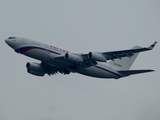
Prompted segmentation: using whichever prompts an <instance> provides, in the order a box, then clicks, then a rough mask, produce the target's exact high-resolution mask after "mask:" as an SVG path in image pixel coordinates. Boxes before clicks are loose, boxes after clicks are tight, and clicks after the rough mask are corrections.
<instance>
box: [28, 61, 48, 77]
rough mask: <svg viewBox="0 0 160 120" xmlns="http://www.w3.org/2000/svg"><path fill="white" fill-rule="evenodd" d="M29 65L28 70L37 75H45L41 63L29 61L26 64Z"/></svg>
mask: <svg viewBox="0 0 160 120" xmlns="http://www.w3.org/2000/svg"><path fill="white" fill-rule="evenodd" d="M26 67H27V72H28V73H30V74H32V75H36V76H44V74H45V72H44V70H43V69H42V67H41V64H40V63H30V62H28V63H27V64H26Z"/></svg>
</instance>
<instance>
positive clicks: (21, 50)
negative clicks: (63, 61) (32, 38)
mask: <svg viewBox="0 0 160 120" xmlns="http://www.w3.org/2000/svg"><path fill="white" fill-rule="evenodd" d="M33 49H39V50H44V51H48V52H51V53H54V54H57V55H59V54H60V53H58V52H56V51H52V50H48V49H45V48H41V47H35V46H26V47H21V48H18V49H16V50H15V51H16V52H17V53H20V54H24V53H25V52H27V51H29V50H33Z"/></svg>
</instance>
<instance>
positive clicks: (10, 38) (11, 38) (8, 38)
mask: <svg viewBox="0 0 160 120" xmlns="http://www.w3.org/2000/svg"><path fill="white" fill-rule="evenodd" d="M8 39H16V37H9V38H8Z"/></svg>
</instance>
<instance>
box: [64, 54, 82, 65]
mask: <svg viewBox="0 0 160 120" xmlns="http://www.w3.org/2000/svg"><path fill="white" fill-rule="evenodd" d="M64 59H66V60H68V61H71V62H73V63H82V62H83V59H82V58H81V57H80V56H78V55H75V54H72V53H66V54H65V56H64Z"/></svg>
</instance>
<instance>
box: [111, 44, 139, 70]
mask: <svg viewBox="0 0 160 120" xmlns="http://www.w3.org/2000/svg"><path fill="white" fill-rule="evenodd" d="M138 48H141V47H139V46H135V47H133V48H132V49H138ZM138 54H139V53H135V54H133V55H132V56H127V57H123V58H121V59H114V61H111V62H109V64H110V65H113V66H115V67H117V68H118V69H120V70H129V69H130V67H131V66H132V64H133V62H134V61H135V59H136V58H137V56H138Z"/></svg>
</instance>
